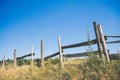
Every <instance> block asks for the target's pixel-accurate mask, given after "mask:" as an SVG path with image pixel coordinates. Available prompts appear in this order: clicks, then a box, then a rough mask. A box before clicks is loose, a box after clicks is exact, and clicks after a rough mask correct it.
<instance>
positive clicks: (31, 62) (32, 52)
mask: <svg viewBox="0 0 120 80" xmlns="http://www.w3.org/2000/svg"><path fill="white" fill-rule="evenodd" d="M30 47H31V61H32V62H31V64H32V66H33V53H34V52H33V46H32V45H30Z"/></svg>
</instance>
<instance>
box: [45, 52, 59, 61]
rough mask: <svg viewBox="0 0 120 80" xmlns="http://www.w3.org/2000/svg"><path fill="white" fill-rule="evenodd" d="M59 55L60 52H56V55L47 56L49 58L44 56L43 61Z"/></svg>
mask: <svg viewBox="0 0 120 80" xmlns="http://www.w3.org/2000/svg"><path fill="white" fill-rule="evenodd" d="M59 53H60V52H56V53H54V54H51V55H49V56H46V57H45V58H44V59H45V60H47V59H49V58H52V57H55V56H57V55H59Z"/></svg>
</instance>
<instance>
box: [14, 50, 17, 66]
mask: <svg viewBox="0 0 120 80" xmlns="http://www.w3.org/2000/svg"><path fill="white" fill-rule="evenodd" d="M16 52H17V51H16V49H15V50H14V67H16Z"/></svg>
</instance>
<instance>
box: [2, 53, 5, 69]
mask: <svg viewBox="0 0 120 80" xmlns="http://www.w3.org/2000/svg"><path fill="white" fill-rule="evenodd" d="M2 66H3V68H4V67H5V54H4V56H3V62H2Z"/></svg>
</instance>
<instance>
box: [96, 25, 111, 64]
mask: <svg viewBox="0 0 120 80" xmlns="http://www.w3.org/2000/svg"><path fill="white" fill-rule="evenodd" d="M98 28H99V32H100V36H101V42H102V43H101V44H102V47H103V51H104V54H105V55H106V59H107V61H108V62H110V58H109V53H108V50H107V46H106V41H105V37H104V34H103V30H102V27H101V25H98Z"/></svg>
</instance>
